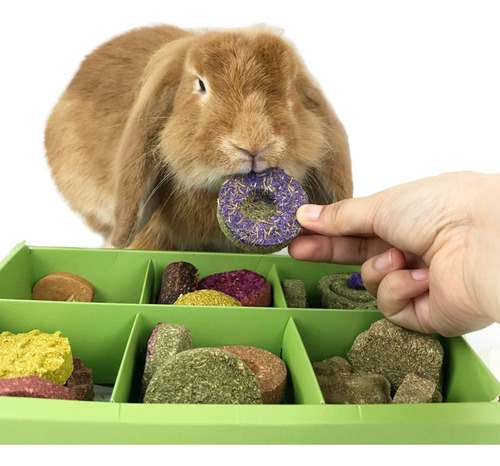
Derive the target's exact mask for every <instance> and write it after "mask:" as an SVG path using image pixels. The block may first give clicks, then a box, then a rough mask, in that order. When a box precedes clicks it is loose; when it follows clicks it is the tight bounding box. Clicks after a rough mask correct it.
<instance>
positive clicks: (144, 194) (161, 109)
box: [111, 39, 189, 248]
mask: <svg viewBox="0 0 500 466" xmlns="http://www.w3.org/2000/svg"><path fill="white" fill-rule="evenodd" d="M188 42H189V41H188V40H187V39H178V40H176V41H174V42H171V43H168V44H167V45H165V46H164V47H162V48H161V49H160V50H159V51H158V52H156V53H155V54H154V55H153V56H152V57H151V59H150V60H149V62H148V64H147V66H146V68H145V70H144V73H143V75H142V77H141V82H140V87H139V91H138V95H137V97H136V100H135V103H134V105H133V107H132V109H131V112H130V114H129V117H128V120H127V123H126V125H125V129H124V131H123V134H122V138H121V141H120V145H119V149H118V157H117V165H116V168H115V170H116V172H115V177H116V179H115V225H114V229H113V231H112V234H111V244H113V246H115V247H118V248H122V247H126V246H128V245H130V243H131V242H132V240H133V239H134V237H135V235H136V234H137V233H138V232H139V231H140V230H141V228H142V227H143V226H144V225H145V224H146V223H147V222H148V221H149V219H150V217H151V215H152V214H153V212H154V211H155V210H156V208H157V207H158V205H159V203H160V199H159V194H160V191H162V190H158V189H157V187H158V184H159V183H163V182H164V180H162V179H160V176H161V175H160V173H161V172H162V171H164V170H161V165H162V163H163V162H160V161H159V160H158V154H157V147H158V143H159V135H160V133H161V131H162V129H163V127H164V126H165V124H166V122H167V119H168V117H169V115H170V113H171V111H172V108H173V104H174V99H175V94H176V91H177V86H178V84H179V81H180V77H181V75H182V70H183V64H184V58H185V55H186V50H187V43H188Z"/></svg>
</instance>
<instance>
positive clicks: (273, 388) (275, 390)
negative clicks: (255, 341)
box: [219, 345, 287, 404]
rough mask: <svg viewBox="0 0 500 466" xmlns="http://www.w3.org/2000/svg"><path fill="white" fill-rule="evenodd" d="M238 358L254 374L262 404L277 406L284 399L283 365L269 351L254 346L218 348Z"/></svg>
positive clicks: (284, 379)
mask: <svg viewBox="0 0 500 466" xmlns="http://www.w3.org/2000/svg"><path fill="white" fill-rule="evenodd" d="M219 348H220V349H223V350H224V351H229V352H230V353H233V354H235V355H236V356H238V357H239V358H240V359H241V360H242V361H243V362H244V363H245V364H246V365H247V366H248V367H249V368H250V370H251V371H252V372H253V373H254V374H255V376H256V377H257V381H258V382H259V387H260V391H261V393H262V403H263V404H279V403H282V402H283V399H284V398H285V388H286V374H287V371H286V366H285V363H284V362H283V361H282V360H281V359H280V358H278V356H275V355H274V354H273V353H270V352H269V351H266V350H263V349H260V348H256V347H254V346H243V345H231V346H219Z"/></svg>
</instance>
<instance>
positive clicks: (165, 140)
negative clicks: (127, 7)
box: [45, 26, 352, 251]
mask: <svg viewBox="0 0 500 466" xmlns="http://www.w3.org/2000/svg"><path fill="white" fill-rule="evenodd" d="M45 147H46V155H47V160H48V163H49V165H50V168H51V173H52V176H53V179H54V181H55V183H56V185H57V187H58V189H59V190H60V191H61V193H62V194H63V195H64V197H65V198H66V199H67V201H68V202H69V204H70V206H71V207H72V208H73V209H74V210H75V211H77V212H79V213H80V214H81V215H82V216H83V218H84V219H85V220H86V222H87V224H88V225H89V226H90V227H91V228H92V229H94V230H96V231H98V232H101V233H103V234H104V235H105V236H106V237H108V241H110V242H111V244H112V245H113V246H114V247H117V248H124V247H128V248H132V249H151V250H155V249H160V250H204V251H235V247H234V246H232V245H231V243H230V242H229V241H228V240H227V239H226V238H225V236H224V234H223V233H222V232H221V230H220V228H219V226H218V224H217V220H216V208H217V197H218V191H219V189H220V187H221V185H222V183H223V182H224V181H225V179H227V178H228V177H229V176H230V175H233V174H242V173H248V172H250V171H251V170H253V171H257V172H258V171H262V170H264V169H266V168H270V167H279V168H282V169H283V170H285V172H287V173H288V174H289V175H291V176H293V177H295V178H297V179H298V180H299V181H300V182H301V183H302V184H303V186H304V188H305V189H306V191H307V193H308V196H309V199H310V201H311V202H315V203H319V204H326V203H330V202H334V201H338V200H341V199H344V198H348V197H351V196H352V175H351V162H350V156H349V147H348V142H347V136H346V133H345V131H344V127H343V126H342V124H341V123H340V121H339V119H338V118H337V116H336V115H335V113H334V111H333V110H332V108H331V107H330V105H329V103H328V102H327V100H326V98H325V97H324V95H323V93H322V92H321V90H320V89H319V87H318V85H317V84H316V82H315V81H314V80H313V78H312V77H311V76H310V74H309V72H308V71H307V69H306V67H305V65H304V63H303V62H302V60H301V58H300V57H299V56H298V54H297V52H296V51H295V49H294V47H293V46H292V45H291V44H290V43H289V42H288V41H287V40H285V39H283V38H282V37H281V36H280V34H276V33H275V31H273V30H271V29H266V28H262V27H257V28H247V29H237V30H223V31H211V30H209V31H203V32H195V31H187V30H183V29H179V28H176V27H173V26H156V27H146V28H140V29H136V30H132V31H129V32H127V33H125V34H123V35H120V36H118V37H115V38H114V39H112V40H110V41H108V42H106V43H104V44H103V45H101V46H100V47H99V48H97V49H96V50H95V51H94V52H92V53H90V54H89V55H88V56H87V57H86V58H85V59H84V61H83V62H82V64H81V66H80V68H79V70H78V71H77V73H76V75H75V76H74V78H73V80H72V81H71V82H70V84H69V86H68V87H67V89H66V90H65V92H64V94H63V95H62V97H61V98H60V100H59V102H58V103H57V104H56V106H55V108H54V109H53V111H52V114H51V115H50V117H49V119H48V122H47V126H46V131H45Z"/></svg>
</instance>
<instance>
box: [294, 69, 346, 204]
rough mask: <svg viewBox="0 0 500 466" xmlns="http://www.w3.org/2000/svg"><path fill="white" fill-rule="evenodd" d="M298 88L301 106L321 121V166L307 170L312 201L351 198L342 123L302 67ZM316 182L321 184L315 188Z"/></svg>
mask: <svg viewBox="0 0 500 466" xmlns="http://www.w3.org/2000/svg"><path fill="white" fill-rule="evenodd" d="M296 82H297V91H298V93H299V95H300V97H301V100H302V103H303V105H304V106H305V107H306V108H307V109H308V110H310V111H311V112H313V113H314V114H315V115H316V116H317V117H318V119H319V121H320V122H321V130H322V136H323V140H324V143H325V150H324V153H323V160H322V164H321V168H320V169H319V168H315V169H313V171H312V172H311V173H310V175H309V176H310V177H313V178H315V179H311V180H310V181H311V182H310V183H309V184H310V186H311V187H315V186H316V191H317V193H315V199H312V200H311V201H312V202H315V203H318V204H325V203H327V204H329V203H331V202H336V201H340V200H342V199H346V198H350V197H352V192H353V186H352V171H351V158H350V155H349V143H348V141H347V134H346V132H345V129H344V125H342V123H341V122H340V120H339V119H338V117H337V115H336V114H335V112H334V111H333V109H332V108H331V106H330V104H329V103H328V100H327V99H326V98H325V96H324V95H323V93H322V92H321V90H320V88H319V87H318V85H317V84H316V83H315V82H314V80H313V79H312V78H311V77H310V76H309V74H308V73H307V71H306V70H305V69H304V68H302V69H300V70H299V72H298V74H297V77H296ZM318 182H319V183H320V185H321V186H320V187H318Z"/></svg>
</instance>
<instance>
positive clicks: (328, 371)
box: [313, 356, 352, 376]
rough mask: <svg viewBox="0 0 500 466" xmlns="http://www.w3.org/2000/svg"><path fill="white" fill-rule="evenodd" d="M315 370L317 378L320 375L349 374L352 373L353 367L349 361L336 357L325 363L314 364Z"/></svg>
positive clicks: (324, 361) (326, 360)
mask: <svg viewBox="0 0 500 466" xmlns="http://www.w3.org/2000/svg"><path fill="white" fill-rule="evenodd" d="M313 369H314V373H315V374H316V376H320V375H326V376H329V375H336V374H338V373H340V374H349V373H351V372H352V367H351V365H350V364H349V362H348V361H347V360H345V359H344V358H341V357H340V356H334V357H333V358H328V359H325V360H323V361H319V362H313Z"/></svg>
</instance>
